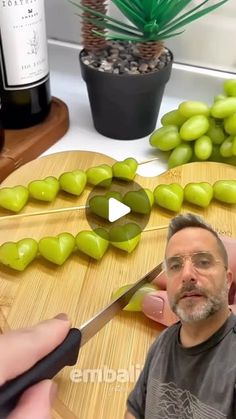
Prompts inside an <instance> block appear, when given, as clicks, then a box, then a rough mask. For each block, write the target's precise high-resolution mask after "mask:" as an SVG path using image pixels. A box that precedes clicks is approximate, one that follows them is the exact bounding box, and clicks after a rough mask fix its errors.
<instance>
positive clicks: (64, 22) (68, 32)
mask: <svg viewBox="0 0 236 419" xmlns="http://www.w3.org/2000/svg"><path fill="white" fill-rule="evenodd" d="M75 1H77V2H79V0H75ZM199 1H200V0H193V5H194V4H198V3H199ZM215 1H216V0H212V1H211V2H210V3H211V4H214V2H215ZM45 6H46V19H47V33H48V37H49V38H53V39H58V40H62V41H68V42H73V43H79V42H80V19H79V17H78V16H76V15H75V13H76V8H75V7H74V6H72V5H71V4H70V3H69V2H68V0H45ZM110 10H111V12H112V14H113V15H117V11H116V9H115V7H114V6H113V5H112V7H111V8H110ZM77 12H78V13H79V10H77ZM235 40H236V0H229V1H228V2H227V3H226V4H224V5H223V6H222V7H221V8H219V9H217V10H216V11H215V12H213V13H211V14H209V15H206V16H205V17H203V18H202V19H200V20H198V21H196V22H194V23H191V24H190V25H187V26H186V29H185V32H184V33H183V34H182V35H180V36H178V37H176V38H175V39H172V40H168V41H167V42H166V45H167V46H168V47H169V48H170V49H171V50H172V51H173V53H174V56H175V61H177V62H181V63H187V64H195V65H198V66H202V67H209V68H216V69H220V70H225V71H233V72H236V48H235V42H236V41H235Z"/></svg>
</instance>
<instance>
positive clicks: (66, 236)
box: [38, 233, 75, 265]
mask: <svg viewBox="0 0 236 419" xmlns="http://www.w3.org/2000/svg"><path fill="white" fill-rule="evenodd" d="M38 246H39V253H40V254H41V255H42V256H43V257H44V258H45V259H47V260H49V261H50V262H52V263H55V264H56V265H62V264H63V263H64V262H65V261H66V260H67V259H68V257H69V256H70V255H71V253H72V252H73V250H74V248H75V238H74V236H72V234H70V233H61V234H58V236H56V237H43V238H42V239H41V240H40V241H39V244H38Z"/></svg>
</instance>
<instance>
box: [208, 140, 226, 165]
mask: <svg viewBox="0 0 236 419" xmlns="http://www.w3.org/2000/svg"><path fill="white" fill-rule="evenodd" d="M208 160H210V161H215V162H219V163H220V162H222V161H223V158H222V155H221V153H220V146H219V145H217V144H212V153H211V155H210V157H209V159H208Z"/></svg>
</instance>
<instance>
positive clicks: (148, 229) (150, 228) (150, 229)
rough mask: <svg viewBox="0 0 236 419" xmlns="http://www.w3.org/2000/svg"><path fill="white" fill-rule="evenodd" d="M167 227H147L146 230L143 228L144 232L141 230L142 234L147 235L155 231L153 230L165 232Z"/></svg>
mask: <svg viewBox="0 0 236 419" xmlns="http://www.w3.org/2000/svg"><path fill="white" fill-rule="evenodd" d="M168 227H169V226H168V225H163V226H154V227H148V228H145V230H143V231H142V233H149V231H155V230H166V229H167V228H168Z"/></svg>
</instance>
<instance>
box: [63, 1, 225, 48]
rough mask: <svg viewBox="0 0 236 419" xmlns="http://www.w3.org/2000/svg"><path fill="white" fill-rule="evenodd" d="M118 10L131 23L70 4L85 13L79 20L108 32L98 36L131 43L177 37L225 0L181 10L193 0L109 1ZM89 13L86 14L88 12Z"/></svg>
mask: <svg viewBox="0 0 236 419" xmlns="http://www.w3.org/2000/svg"><path fill="white" fill-rule="evenodd" d="M111 1H112V2H113V3H114V4H115V5H116V7H117V8H118V9H119V10H120V11H121V13H122V14H123V15H124V16H125V17H126V18H127V19H128V20H129V21H130V22H131V23H132V25H129V24H127V23H124V22H123V21H122V20H118V19H114V18H112V17H110V16H108V15H107V14H103V13H101V12H98V11H97V10H96V9H94V8H90V7H87V6H84V5H83V3H82V4H78V3H76V2H74V1H73V0H69V2H70V3H72V4H73V5H75V6H77V7H79V8H80V9H81V10H83V12H85V13H86V16H82V18H83V19H85V20H86V21H89V22H91V23H93V24H94V25H95V26H97V27H98V28H103V29H107V30H109V31H112V33H109V34H108V33H105V34H104V33H100V32H99V31H96V30H93V32H94V33H96V34H97V35H99V36H103V37H106V38H107V39H120V40H129V41H134V42H145V41H161V40H164V39H168V38H171V37H173V36H177V35H179V34H181V33H182V32H183V30H182V31H179V29H180V28H183V26H186V25H188V24H189V23H191V22H193V21H194V20H196V19H200V18H201V17H203V16H204V15H206V14H208V13H211V12H212V11H214V10H215V9H217V8H218V7H220V6H222V5H223V4H224V3H226V2H228V1H229V0H220V1H219V0H218V1H215V4H213V5H211V6H208V7H205V6H206V4H207V3H208V4H209V2H210V1H211V0H203V1H202V2H200V3H199V4H198V5H197V6H195V7H193V8H191V9H189V10H187V11H186V12H184V10H185V9H186V8H187V7H188V6H190V4H191V3H192V2H193V0H111ZM88 14H89V15H88Z"/></svg>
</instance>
